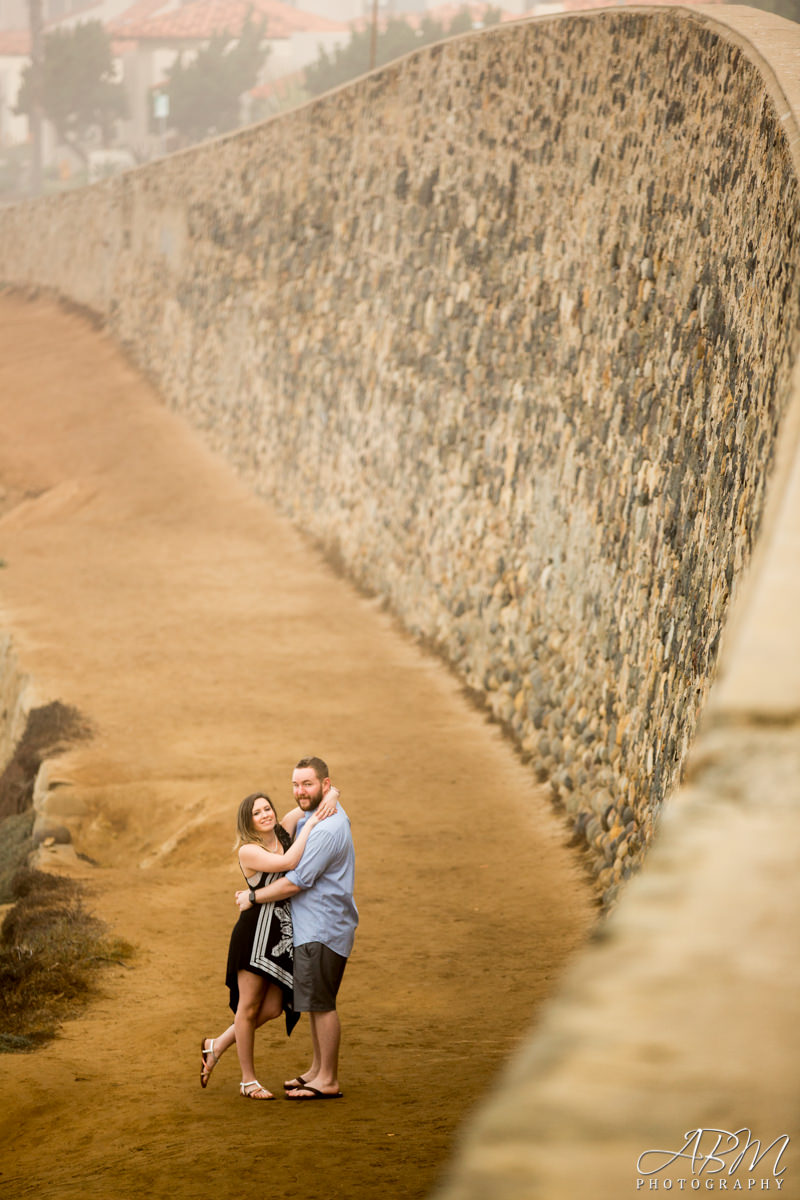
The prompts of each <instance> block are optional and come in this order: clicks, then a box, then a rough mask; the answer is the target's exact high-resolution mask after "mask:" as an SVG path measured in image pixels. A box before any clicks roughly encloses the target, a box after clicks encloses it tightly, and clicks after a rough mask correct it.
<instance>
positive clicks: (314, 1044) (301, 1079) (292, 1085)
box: [283, 1013, 320, 1092]
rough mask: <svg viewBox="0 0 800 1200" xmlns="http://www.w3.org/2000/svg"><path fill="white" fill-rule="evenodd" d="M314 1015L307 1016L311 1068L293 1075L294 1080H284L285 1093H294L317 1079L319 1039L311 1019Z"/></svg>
mask: <svg viewBox="0 0 800 1200" xmlns="http://www.w3.org/2000/svg"><path fill="white" fill-rule="evenodd" d="M316 1015H317V1014H316V1013H309V1014H308V1020H309V1025H310V1028H311V1052H312V1055H313V1057H312V1059H311V1066H310V1067H309V1068H308V1070H307V1071H304V1072H303V1073H302V1074H301V1075H295V1077H294V1079H287V1080H286V1083H284V1085H283V1086H284V1088H285V1089H286V1091H287V1092H296V1091H297V1090H298V1089H299V1088H301V1087H302V1086H303V1084H304V1083H308V1082H309V1081H310V1080H311V1079H315V1078H316V1077H317V1075H319V1068H320V1054H319V1039H318V1038H317V1027H316V1024H315V1022H314V1021H313V1020H312V1019H311V1018H312V1017H315V1016H316Z"/></svg>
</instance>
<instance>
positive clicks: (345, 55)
mask: <svg viewBox="0 0 800 1200" xmlns="http://www.w3.org/2000/svg"><path fill="white" fill-rule="evenodd" d="M501 15H502V13H501V10H500V9H499V8H495V7H493V6H492V5H489V6H488V7H487V8H486V10H485V12H484V14H483V18H482V21H481V24H482V26H483V27H486V26H488V25H496V24H497V23H498V22H499V20H500V17H501ZM472 28H473V20H472V16H471V15H470V11H469V9H468V8H467V7H466V6H464V7H462V8H461V9H459V11H458V12H457V13H456V15H455V16H454V17H453V19H452V21H451V22H450V24H449V26H447V27H445V26H444V25H443V24H442V22H441V21H437V20H434V19H433V18H432V17H430V16H425V17H424V18H423V20H422V22H421V23H420V25H419V26H418V28H416V29H415V28H414V27H413V26H412V25H410V24H409V23H408V21H406V20H404V19H403V18H402V17H395V16H390V17H389V19H388V21H387V22H386V25H385V27H384V28H383V29H380V30H379V31H378V36H377V39H376V47H375V65H376V66H378V67H382V66H384V65H385V64H386V63H389V62H392V61H393V60H394V59H395V58H402V56H403V55H404V54H410V53H411V51H412V50H417V49H419V47H420V46H426V45H429V44H430V43H431V42H439V41H441V40H442V38H445V37H452V36H454V35H455V34H457V33H467V32H468V31H469V30H471V29H472ZM369 62H370V30H369V28H366V29H361V30H354V31H353V32H352V34H351V35H350V41H349V42H347V43H346V45H344V46H337V47H336V48H335V49H334V50H333V52H332V53H331V54H328V53H327V51H326V50H325V49H324V48H323V47H320V51H319V55H318V57H317V58H316V60H315V61H314V62H313V63H311V64H310V66H308V67H307V68H306V88H307V90H308V91H309V92H310V93H311V95H312V96H318V95H320V93H321V92H327V91H329V89H330V88H334V87H339V85H340V84H342V83H347V81H348V80H349V79H355V78H357V76H359V75H363V74H364V73H365V72H366V71H368V70H369Z"/></svg>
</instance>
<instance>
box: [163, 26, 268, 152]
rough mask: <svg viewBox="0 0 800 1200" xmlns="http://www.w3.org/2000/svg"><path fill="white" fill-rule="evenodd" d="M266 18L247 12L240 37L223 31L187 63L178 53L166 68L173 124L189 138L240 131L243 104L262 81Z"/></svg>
mask: <svg viewBox="0 0 800 1200" xmlns="http://www.w3.org/2000/svg"><path fill="white" fill-rule="evenodd" d="M265 30H266V22H265V21H263V20H261V21H258V22H256V21H254V20H253V18H252V13H248V15H247V18H246V20H245V23H244V25H243V26H242V32H241V34H240V35H239V38H238V40H235V39H233V38H232V37H231V35H230V34H229V33H218V34H216V35H215V36H214V37H212V38H211V40H210V42H209V43H208V45H207V46H205V47H204V48H203V49H202V50H200V52H199V53H198V54H197V55H196V56H195V57H194V58H193V59H191V61H190V62H188V63H187V64H186V65H184V62H183V55H182V54H179V55H178V57H177V58H176V59H175V61H174V63H173V64H172V66H171V67H170V68H169V70H168V72H167V76H168V83H167V87H166V92H167V95H168V96H169V124H170V126H171V127H172V128H174V129H176V130H177V131H178V133H179V134H181V136H182V137H183V138H184V139H185V140H186V141H189V142H197V141H200V139H201V138H205V137H209V136H211V135H213V134H216V133H227V132H228V130H231V129H236V127H237V126H238V125H239V122H240V102H241V97H242V96H243V95H244V93H245V92H249V91H250V89H251V88H252V87H254V86H255V83H256V81H257V80H258V76H259V72H260V71H261V68H262V66H263V65H264V62H265V61H266V58H267V54H268V48H267V47H266V46H264V45H263V42H264V34H265Z"/></svg>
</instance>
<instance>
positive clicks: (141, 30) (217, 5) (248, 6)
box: [108, 0, 347, 41]
mask: <svg viewBox="0 0 800 1200" xmlns="http://www.w3.org/2000/svg"><path fill="white" fill-rule="evenodd" d="M149 2H150V0H139V2H138V3H137V4H135V5H134V6H133V8H129V9H127V10H126V11H125V12H123V13H121V14H120V16H118V17H116V18H115V19H114V20H113V21H110V22H109V25H108V28H109V30H110V32H111V33H112V34H113V35H114V36H115V37H123V38H126V39H128V38H135V39H137V40H139V41H144V40H157V41H178V40H182V39H187V40H192V41H206V40H207V39H208V38H210V37H212V36H213V35H214V34H215V33H230V34H231V35H232V36H234V37H235V36H237V35H238V34H239V33H240V31H241V29H242V26H243V25H244V22H245V19H246V17H247V14H248V12H250V11H251V10H252V13H253V16H254V17H255V18H256V19H257V18H258V17H261V16H263V17H265V18H266V22H267V36H268V37H270V38H282V37H289V35H290V34H292V33H332V32H342V31H346V29H347V25H345V24H343V23H342V22H340V21H329V20H328V19H327V18H326V17H318V16H316V15H315V14H313V13H305V12H302V11H301V10H300V9H297V8H293V7H292V6H291V5H289V4H284V3H282V0H190V3H188V4H183V5H182V6H181V7H180V8H175V9H172V10H170V11H168V12H163V13H161V14H159V13H158V12H153V10H152V9H151V10H150V12H151V13H152V15H149V14H148V13H147V12H146V11H144V10H145V7H146V5H147V4H148V3H149ZM161 7H163V0H162V2H161V4H160V5H159V8H161Z"/></svg>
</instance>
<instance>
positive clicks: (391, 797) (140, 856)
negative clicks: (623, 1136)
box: [0, 296, 596, 1200]
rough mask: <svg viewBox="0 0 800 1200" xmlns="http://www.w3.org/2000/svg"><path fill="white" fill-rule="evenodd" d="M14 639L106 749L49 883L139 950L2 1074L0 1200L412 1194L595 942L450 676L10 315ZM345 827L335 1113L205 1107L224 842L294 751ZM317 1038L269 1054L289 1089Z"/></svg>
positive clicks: (86, 782)
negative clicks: (311, 760) (74, 1015)
mask: <svg viewBox="0 0 800 1200" xmlns="http://www.w3.org/2000/svg"><path fill="white" fill-rule="evenodd" d="M0 428H2V431H3V432H2V439H0V485H1V486H2V492H0V514H2V515H1V516H0V558H2V559H3V560H5V563H6V564H7V565H6V566H5V567H4V568H3V570H2V571H1V572H0V622H1V623H2V625H3V626H4V627H5V628H8V629H10V630H11V631H13V633H14V636H15V640H16V643H17V646H18V649H19V654H20V657H21V659H22V660H23V661H24V666H25V669H26V671H28V672H29V673H30V675H31V676H32V677H33V678H34V679H35V681H36V684H37V687H38V689H39V693H40V695H39V699H40V700H47V699H51V698H60V699H62V700H63V701H64V702H66V703H69V704H74V705H76V706H77V707H78V708H79V709H80V710H81V712H83V713H85V714H86V716H87V717H88V719H89V720H90V721H91V722H92V724H93V726H94V728H95V729H96V731H97V733H96V736H95V738H94V740H93V741H92V742H90V743H86V744H82V745H80V746H78V747H75V748H74V749H72V750H71V751H70V752H69V753H68V754H67V755H66V756H64V757H63V758H61V759H59V760H57V764H56V767H57V769H56V772H55V778H56V779H57V780H58V781H60V782H61V784H62V786H60V787H58V788H57V789H56V790H55V792H54V795H53V807H54V811H55V813H56V815H57V816H58V818H59V819H60V820H64V821H66V823H67V824H68V825H69V826H70V827H71V828H72V830H73V831H74V839H75V846H76V848H77V849H78V850H79V851H80V852H81V853H83V854H85V855H87V856H88V857H89V858H91V859H93V860H94V861H95V863H96V864H97V865H94V866H92V865H90V864H89V863H87V862H85V861H82V860H80V859H72V858H70V856H69V855H64V854H61V853H60V852H58V851H57V850H54V851H52V865H53V867H54V869H58V870H62V871H67V872H69V873H70V874H72V875H77V876H79V877H81V878H82V879H84V880H85V883H86V886H87V888H88V889H89V893H90V903H91V904H92V906H93V908H94V910H95V911H96V912H97V913H98V915H100V916H101V917H103V918H104V919H105V920H106V921H108V922H109V923H110V925H111V926H112V929H113V931H114V932H115V933H116V934H118V935H119V936H121V937H123V938H125V939H127V940H129V941H131V942H134V943H135V944H136V945H137V946H138V947H139V952H138V957H137V959H136V960H135V962H134V964H133V966H132V968H131V969H124V968H122V967H112V968H110V969H109V971H108V973H107V974H106V975H105V976H104V980H103V986H104V996H103V998H102V999H101V1000H100V1001H99V1002H98V1003H96V1004H94V1005H93V1006H92V1007H91V1009H90V1010H89V1011H88V1014H87V1015H86V1016H83V1017H81V1018H80V1019H79V1020H76V1021H74V1022H72V1023H70V1024H68V1025H67V1026H65V1027H64V1029H63V1031H62V1035H61V1036H60V1037H59V1039H58V1040H57V1041H55V1042H54V1043H53V1044H51V1046H50V1047H49V1048H48V1049H46V1050H45V1051H42V1052H39V1053H36V1054H32V1055H9V1056H5V1057H4V1058H3V1060H2V1063H0V1113H1V1114H2V1116H0V1140H1V1141H2V1147H3V1148H2V1151H0V1194H2V1195H9V1196H14V1197H15V1198H16V1197H20V1198H22V1197H28V1196H30V1197H33V1196H37V1197H39V1198H45V1200H47V1198H50V1197H57V1198H58V1200H72V1198H77V1197H81V1198H82V1200H86V1198H87V1197H89V1198H98V1200H105V1198H106V1197H109V1198H110V1197H115V1198H118V1200H134V1198H136V1200H140V1198H141V1197H143V1196H147V1197H152V1198H154V1200H155V1198H160V1197H164V1198H166V1197H170V1198H171V1200H174V1198H175V1197H184V1196H187V1197H188V1196H200V1197H212V1196H213V1197H215V1200H227V1198H228V1197H230V1198H231V1200H233V1198H234V1197H235V1198H236V1200H241V1197H242V1196H245V1195H250V1194H257V1195H261V1194H268V1193H271V1192H279V1193H280V1194H282V1195H283V1196H284V1197H287V1198H289V1200H293V1198H297V1200H301V1198H303V1200H316V1198H320V1200H321V1198H322V1197H326V1198H329V1197H344V1198H347V1200H362V1198H367V1197H369V1198H372V1197H384V1196H389V1197H402V1198H406V1197H421V1196H424V1195H425V1194H426V1193H427V1192H428V1191H429V1189H430V1187H431V1186H432V1184H433V1182H434V1180H435V1178H436V1176H437V1172H438V1170H439V1168H440V1166H441V1164H442V1162H443V1160H444V1158H445V1156H446V1155H447V1154H449V1153H450V1152H451V1149H452V1147H453V1144H454V1138H455V1135H456V1131H457V1129H458V1125H459V1122H460V1120H461V1118H462V1117H463V1116H464V1114H465V1113H466V1112H467V1111H468V1110H469V1108H470V1107H471V1106H472V1105H473V1104H474V1103H475V1101H476V1100H477V1099H478V1098H479V1097H480V1096H481V1094H482V1093H483V1092H484V1090H485V1089H486V1087H487V1086H488V1084H489V1082H490V1081H491V1079H492V1076H493V1073H494V1071H495V1069H496V1068H497V1067H498V1066H499V1064H500V1063H501V1062H502V1061H503V1059H504V1058H505V1057H506V1056H507V1055H508V1054H509V1053H510V1052H512V1051H513V1048H514V1046H515V1044H516V1042H517V1040H518V1038H519V1037H520V1036H521V1035H522V1034H523V1033H524V1032H525V1031H526V1029H527V1028H528V1026H529V1023H530V1021H531V1019H532V1018H533V1016H534V1015H535V1011H536V1008H537V1005H538V1004H539V1003H540V1001H541V1000H542V999H543V998H544V997H545V996H547V995H548V994H549V993H550V992H551V991H552V988H553V986H554V983H555V981H556V980H557V979H558V976H559V973H560V971H561V969H562V967H563V965H564V963H565V960H566V959H567V958H568V957H569V956H570V955H571V954H572V953H573V952H574V950H575V948H576V947H577V946H578V945H580V943H581V942H582V941H583V939H584V938H585V937H586V935H587V932H588V930H589V928H590V926H591V924H592V922H593V920H594V917H595V911H596V910H595V909H594V908H593V906H592V901H591V896H590V893H589V888H588V885H587V883H586V881H585V880H584V878H583V876H582V874H581V871H580V868H579V866H578V864H577V863H576V862H575V860H574V859H573V856H572V854H571V853H570V852H569V851H568V850H567V849H566V848H565V846H564V844H563V843H564V834H563V831H562V829H561V827H560V825H559V823H558V822H557V821H556V819H555V818H554V817H553V816H552V814H551V812H550V809H549V805H548V802H547V801H546V799H545V798H544V796H543V795H542V794H541V791H539V790H537V788H536V787H535V785H534V781H533V776H532V775H531V773H530V770H529V769H528V768H525V767H523V766H522V765H521V764H520V762H519V761H518V760H517V759H516V758H515V756H514V755H513V753H512V751H511V749H510V747H509V746H508V745H507V744H506V743H505V742H504V741H503V740H502V739H501V737H500V736H499V734H498V732H497V730H496V729H495V728H494V727H492V726H490V725H488V724H487V723H486V722H485V720H484V719H483V718H482V716H481V715H480V714H478V713H477V712H475V711H474V710H473V709H472V708H470V707H469V705H468V703H467V701H466V700H465V699H464V697H463V696H462V695H461V693H460V691H459V688H458V686H457V684H456V683H455V681H454V680H453V679H452V678H451V676H450V675H449V674H448V673H447V672H446V670H445V669H444V668H442V667H441V666H440V665H439V664H438V663H436V662H434V661H432V660H430V659H428V658H426V657H425V656H424V655H423V653H422V652H421V651H420V650H419V649H418V647H416V646H415V645H413V644H412V643H411V642H410V641H409V640H408V639H406V638H405V637H403V636H402V635H400V634H399V633H398V632H397V631H396V629H395V628H394V627H393V625H392V623H391V621H390V620H389V618H388V617H387V616H386V615H385V614H383V613H381V611H380V610H379V608H378V606H377V605H376V604H375V603H374V602H371V601H368V600H366V599H364V598H362V597H359V596H357V595H356V594H355V593H354V592H353V591H352V589H351V588H350V587H349V586H348V585H347V584H346V583H345V582H343V581H342V580H340V579H338V578H337V577H335V576H334V575H333V574H332V572H331V571H330V570H329V569H328V568H327V566H326V565H325V564H324V563H323V562H322V561H321V560H320V559H319V557H318V556H317V554H316V553H315V552H313V551H312V550H311V549H310V548H309V547H308V545H307V544H306V543H305V542H304V540H303V539H302V538H301V537H300V536H299V535H298V534H297V533H296V532H295V531H294V530H293V529H292V527H291V526H289V525H288V524H287V523H286V522H285V521H283V520H282V519H281V518H279V517H277V516H276V515H275V514H274V513H273V512H272V511H271V510H270V509H268V508H267V507H265V506H264V505H263V504H262V503H261V502H259V501H257V500H256V499H254V498H253V497H252V496H250V495H249V493H247V492H246V491H245V489H244V488H243V486H242V485H241V484H240V483H239V482H238V481H237V480H236V479H235V478H234V477H233V476H232V474H231V472H230V470H229V468H228V467H227V466H225V465H224V464H222V463H220V462H219V461H217V460H216V459H214V458H213V457H212V456H211V454H210V453H209V452H208V451H207V450H206V449H205V448H204V447H203V446H202V444H201V443H200V442H199V440H198V439H197V437H196V436H195V435H194V434H193V433H191V432H190V431H189V430H188V429H187V428H186V427H184V426H183V425H182V424H181V423H180V422H179V421H178V420H177V418H175V417H174V416H173V415H171V414H170V413H168V412H166V411H165V410H164V409H163V408H162V407H161V406H160V405H159V403H158V401H157V399H156V398H155V397H154V395H153V394H152V392H151V390H150V389H149V387H148V386H147V384H146V383H144V382H143V381H142V379H141V378H140V377H138V376H137V374H136V373H135V372H134V371H133V370H132V369H131V367H130V366H129V365H128V364H127V363H126V362H125V361H124V359H123V358H122V357H121V356H120V355H119V353H118V351H117V350H116V349H115V347H114V346H113V344H112V343H111V342H110V341H109V340H108V339H107V338H106V337H104V336H103V335H102V334H99V333H98V332H96V331H94V330H93V329H92V328H91V326H90V325H89V324H88V323H87V322H85V321H84V320H82V319H81V318H80V317H77V316H74V315H68V314H65V313H64V312H62V311H61V310H59V309H58V308H57V307H55V306H54V305H52V304H50V303H48V302H43V301H39V302H36V303H35V304H27V303H24V302H22V301H19V300H17V299H14V298H11V297H7V296H6V297H0ZM304 753H319V754H322V755H323V756H325V757H326V758H327V759H328V761H329V762H330V764H331V767H332V770H333V774H334V777H335V779H336V782H337V783H338V784H339V786H340V787H341V789H342V793H343V802H344V803H345V806H346V807H347V809H348V812H349V814H350V817H351V820H352V822H353V828H354V835H355V840H356V850H357V857H358V878H357V901H358V904H359V908H360V911H361V918H362V921H361V928H360V930H359V933H358V937H357V942H356V948H355V952H354V955H353V958H352V960H351V963H350V965H349V967H348V971H347V975H346V977H345V982H344V985H343V990H342V995H341V1016H342V1020H343V1025H344V1040H343V1058H342V1073H341V1079H342V1085H343V1088H344V1090H345V1092H346V1098H345V1100H344V1102H342V1103H337V1104H334V1105H312V1106H311V1107H306V1108H303V1107H302V1106H297V1105H291V1104H288V1103H286V1102H283V1101H280V1102H278V1103H276V1104H269V1105H263V1104H262V1105H259V1104H256V1103H251V1104H246V1103H245V1102H244V1101H242V1100H241V1099H239V1098H238V1095H237V1090H236V1084H237V1080H238V1078H239V1076H238V1073H237V1071H238V1064H237V1063H236V1060H235V1058H234V1056H233V1055H232V1054H230V1055H228V1056H227V1058H225V1059H223V1061H222V1063H221V1064H220V1066H219V1068H218V1069H217V1071H216V1072H215V1074H214V1076H213V1079H212V1082H211V1085H210V1087H209V1088H208V1090H207V1091H205V1092H203V1091H201V1089H200V1087H199V1086H198V1061H197V1060H198V1053H197V1047H198V1045H199V1041H200V1037H201V1036H202V1035H203V1034H208V1035H211V1034H214V1033H215V1032H218V1031H219V1030H220V1029H221V1028H222V1026H223V1024H224V1023H225V1022H226V1021H227V1009H226V1004H227V995H226V992H225V989H224V987H223V982H222V980H223V975H224V958H225V952H226V947H227V940H228V935H229V932H230V927H231V925H232V923H233V919H234V910H233V905H232V900H231V896H232V892H233V890H234V888H235V887H236V886H237V871H236V867H235V860H234V857H233V855H232V853H231V845H232V840H233V815H234V811H235V808H236V805H237V803H238V801H239V799H240V798H241V796H242V795H244V794H246V793H247V792H248V791H250V790H252V789H253V788H255V787H263V788H266V789H267V790H268V791H269V792H270V794H271V795H272V796H273V797H274V798H275V799H276V801H277V803H278V807H279V811H280V810H282V808H288V807H289V805H290V797H289V789H288V786H287V783H288V779H289V775H290V771H291V767H292V765H293V763H294V761H295V760H296V759H297V757H298V756H299V755H300V754H304ZM306 1039H307V1033H306V1029H305V1025H304V1024H301V1026H300V1027H299V1028H298V1030H297V1031H296V1033H295V1034H294V1035H293V1037H292V1039H291V1041H290V1042H288V1043H287V1041H286V1039H285V1037H284V1036H283V1032H282V1030H281V1029H278V1028H274V1029H269V1028H268V1029H266V1030H264V1031H262V1033H261V1035H260V1041H259V1044H258V1052H257V1062H258V1070H259V1077H260V1078H261V1080H262V1082H264V1083H266V1084H269V1085H271V1086H272V1087H273V1088H276V1087H278V1086H279V1084H280V1081H281V1080H282V1079H283V1078H285V1077H288V1074H290V1073H294V1072H295V1071H296V1070H298V1069H301V1068H302V1067H303V1066H305V1065H306V1057H307V1045H308V1043H307V1040H306Z"/></svg>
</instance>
